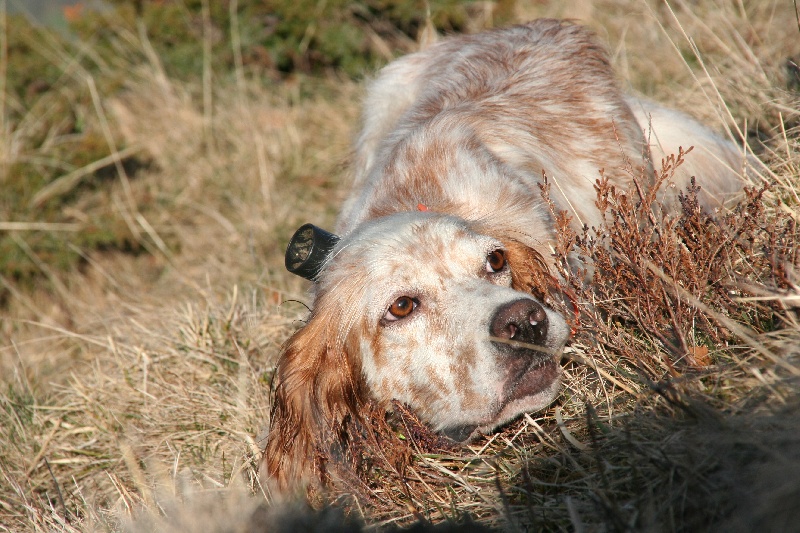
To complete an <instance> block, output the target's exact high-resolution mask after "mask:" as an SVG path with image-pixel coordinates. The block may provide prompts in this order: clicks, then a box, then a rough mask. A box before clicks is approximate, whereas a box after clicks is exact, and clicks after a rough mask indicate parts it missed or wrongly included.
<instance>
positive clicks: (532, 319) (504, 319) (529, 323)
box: [489, 298, 547, 345]
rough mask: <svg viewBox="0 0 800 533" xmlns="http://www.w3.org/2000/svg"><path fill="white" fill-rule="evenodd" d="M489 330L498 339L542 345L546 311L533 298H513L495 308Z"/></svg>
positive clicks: (545, 328)
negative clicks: (513, 299) (511, 300)
mask: <svg viewBox="0 0 800 533" xmlns="http://www.w3.org/2000/svg"><path fill="white" fill-rule="evenodd" d="M489 332H490V334H491V335H492V336H493V337H498V338H500V339H507V340H510V341H517V342H524V343H526V344H538V345H542V344H544V341H545V338H546V337H547V313H545V311H544V308H543V307H542V306H541V305H540V304H539V303H538V302H536V301H534V300H530V299H528V298H523V299H520V300H515V301H513V302H509V303H507V304H504V305H503V306H502V307H500V308H499V309H498V310H497V312H496V313H495V315H494V317H493V318H492V325H491V326H490V329H489Z"/></svg>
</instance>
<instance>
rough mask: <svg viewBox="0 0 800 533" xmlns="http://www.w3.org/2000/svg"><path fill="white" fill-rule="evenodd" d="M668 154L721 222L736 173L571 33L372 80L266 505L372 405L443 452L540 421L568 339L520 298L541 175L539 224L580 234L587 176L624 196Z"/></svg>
mask: <svg viewBox="0 0 800 533" xmlns="http://www.w3.org/2000/svg"><path fill="white" fill-rule="evenodd" d="M679 146H683V147H686V148H688V147H689V146H694V150H693V151H692V153H690V154H688V155H687V156H686V162H685V164H684V165H683V166H681V167H680V168H679V170H680V172H679V174H680V175H679V176H676V178H675V179H676V181H677V182H678V183H677V185H678V186H682V185H684V184H685V182H686V181H687V180H688V178H689V177H690V176H693V175H696V176H697V179H698V181H699V183H700V184H701V186H702V187H703V192H702V198H701V200H702V202H703V204H704V205H705V207H706V208H707V209H719V208H724V205H725V203H726V202H728V201H730V200H732V199H733V197H734V196H735V195H736V193H737V192H738V191H739V190H740V189H741V186H742V178H741V177H740V175H741V172H740V171H741V169H742V168H743V166H744V162H745V158H744V157H743V156H742V155H741V154H740V152H739V151H738V150H737V149H736V147H735V146H734V145H733V144H732V143H729V142H727V141H724V140H722V139H720V138H719V137H717V136H715V135H714V134H713V133H711V132H710V131H708V130H707V129H706V128H704V127H703V126H701V125H700V124H698V123H697V122H696V121H694V120H693V119H691V118H689V117H687V116H685V115H683V114H680V113H678V112H676V111H672V110H668V109H665V108H662V107H660V106H658V105H656V104H653V103H651V102H647V101H644V100H641V99H636V98H632V97H629V96H626V95H625V94H624V93H623V92H622V91H621V90H620V89H619V87H618V84H617V82H616V80H615V78H614V75H613V72H612V69H611V67H610V64H609V60H608V57H607V54H606V52H605V50H604V49H603V48H602V47H601V46H600V45H599V44H598V42H597V41H596V39H595V38H594V36H593V35H592V34H591V32H589V31H588V30H587V29H585V28H583V27H581V26H578V25H574V24H570V23H565V22H561V21H556V20H538V21H535V22H532V23H530V24H527V25H521V26H515V27H511V28H507V29H503V30H497V31H492V32H488V33H483V34H479V35H473V36H462V37H454V38H451V39H448V40H444V41H442V42H439V43H437V44H434V45H432V46H431V47H430V48H428V49H426V50H424V51H421V52H418V53H415V54H411V55H408V56H406V57H403V58H402V59H399V60H397V61H395V62H394V63H392V64H390V65H389V66H387V67H386V68H384V69H383V71H382V72H381V73H380V75H379V76H378V78H377V79H376V80H375V81H374V82H373V83H372V84H371V86H370V88H369V92H368V95H367V98H366V103H365V106H364V125H363V132H362V133H361V135H360V137H359V139H358V142H357V146H356V153H355V169H354V171H355V183H354V188H353V193H352V196H351V197H350V199H349V200H348V201H347V203H346V205H345V207H344V209H343V212H342V214H341V216H340V218H339V221H338V228H337V231H338V233H339V234H340V235H341V236H342V239H341V241H340V242H339V244H338V245H337V247H336V249H335V251H334V252H333V254H332V255H331V257H330V258H329V260H328V261H327V263H326V265H325V267H324V270H323V271H322V272H321V274H320V275H319V276H318V279H317V280H316V284H315V287H314V304H313V309H312V311H311V316H310V318H309V320H308V323H307V324H306V325H305V326H304V327H303V328H302V329H300V330H299V331H298V332H297V333H295V334H294V335H293V336H292V337H291V338H290V339H289V340H288V341H287V342H286V344H285V345H284V347H283V353H282V355H281V358H280V361H279V362H278V368H277V372H276V377H275V387H276V389H275V397H274V405H273V412H272V420H271V426H270V432H269V435H268V442H267V445H266V450H265V454H264V458H263V462H262V471H263V472H264V473H265V474H266V477H267V478H268V479H270V480H271V482H274V483H277V485H278V486H279V487H281V488H284V489H285V488H287V487H291V486H294V485H295V484H296V483H298V482H301V481H303V480H308V479H310V478H311V477H313V475H314V470H315V469H316V468H317V466H318V461H317V457H318V454H319V452H320V451H324V450H325V449H326V447H329V446H331V445H332V444H333V443H335V442H336V441H337V440H340V439H341V438H343V436H342V431H343V428H344V427H345V425H346V424H347V421H348V420H354V419H359V417H360V415H361V412H362V411H363V409H364V406H365V405H366V404H367V402H370V401H371V402H375V403H377V404H378V405H383V406H386V407H387V408H388V407H389V405H390V403H391V402H392V401H393V400H397V401H399V402H402V403H404V404H407V405H408V406H409V407H410V408H411V409H413V410H414V411H415V412H416V413H417V415H418V416H419V417H420V419H421V420H423V421H424V422H426V423H427V424H429V425H430V427H431V428H432V429H433V430H434V431H437V432H440V433H442V434H444V435H447V436H449V437H451V438H453V439H454V440H457V441H466V440H469V439H471V438H474V437H475V436H477V435H479V434H481V433H484V432H487V431H491V430H493V429H495V428H497V427H498V426H500V425H502V424H504V423H506V422H508V421H510V420H512V419H513V418H515V417H516V416H518V415H519V414H521V413H523V412H528V411H536V410H539V409H542V408H544V407H545V406H547V405H548V404H549V403H550V402H551V401H552V400H553V398H554V397H555V396H556V394H557V392H558V390H559V385H558V376H559V372H560V367H559V364H558V359H559V356H558V353H559V352H560V350H561V349H562V348H563V346H564V344H565V343H566V342H567V339H568V336H569V328H568V327H567V323H566V321H565V319H564V318H563V317H562V316H560V315H559V314H558V313H556V312H554V311H552V310H551V309H549V308H547V307H546V306H544V305H543V304H542V302H540V301H537V299H536V298H535V297H534V295H533V294H532V292H535V291H534V288H535V287H536V286H537V282H536V280H537V279H540V278H541V277H542V276H545V277H546V276H549V275H550V273H549V267H548V264H549V263H550V262H551V259H550V258H551V257H552V244H553V242H554V238H555V228H554V221H553V219H552V215H551V213H550V210H549V209H548V207H547V205H546V203H545V202H544V201H543V199H542V196H541V192H540V189H539V186H538V184H539V183H540V182H541V181H542V176H543V173H546V175H547V176H548V179H549V181H550V183H552V184H553V185H554V186H553V187H552V192H551V197H552V199H553V200H554V202H555V204H556V208H557V209H559V210H564V211H567V212H568V213H569V214H570V215H571V216H572V219H573V222H574V224H575V225H576V227H582V226H583V225H584V224H588V225H590V226H598V225H599V223H600V215H599V213H598V211H597V208H596V206H595V190H594V183H595V180H596V179H597V178H598V177H599V174H598V173H599V171H600V170H601V169H603V171H604V174H605V176H606V177H608V178H610V179H611V181H612V183H614V184H615V185H617V186H619V187H622V188H625V187H629V186H630V185H631V182H632V179H633V176H653V174H654V173H653V168H652V163H651V161H653V160H655V161H660V159H661V158H662V157H664V156H665V155H666V154H670V153H675V152H677V151H678V148H679ZM644 185H646V184H644ZM665 201H666V202H669V200H668V199H665ZM412 307H413V308H412ZM393 312H394V314H393ZM406 313H408V314H407V315H406ZM396 315H399V316H401V318H397V317H396ZM404 315H406V316H404ZM509 340H510V341H521V342H522V343H523V344H524V345H520V344H518V343H517V344H514V343H511V344H509V343H508V342H507V341H509ZM504 341H505V342H504ZM531 345H538V347H539V348H538V349H534V347H531ZM317 474H319V473H318V472H317Z"/></svg>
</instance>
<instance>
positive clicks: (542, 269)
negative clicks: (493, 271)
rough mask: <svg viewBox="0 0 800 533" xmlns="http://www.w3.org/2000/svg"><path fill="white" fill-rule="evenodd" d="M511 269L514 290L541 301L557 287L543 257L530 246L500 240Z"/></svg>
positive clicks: (507, 239) (504, 239) (508, 239)
mask: <svg viewBox="0 0 800 533" xmlns="http://www.w3.org/2000/svg"><path fill="white" fill-rule="evenodd" d="M500 240H501V241H502V242H503V246H504V248H505V251H506V260H507V261H508V265H509V268H510V269H511V286H512V287H513V288H514V290H517V291H521V292H527V293H529V294H533V295H534V296H536V298H538V299H539V301H542V302H544V301H546V300H547V295H548V294H550V292H551V291H552V290H553V289H554V288H556V287H557V285H558V282H557V281H556V279H555V278H554V277H553V275H552V273H551V272H550V269H549V268H548V267H547V263H546V262H545V260H544V258H543V257H542V255H541V254H540V253H539V252H538V251H536V250H535V249H533V248H531V247H530V246H528V245H526V244H523V243H521V242H520V241H518V240H515V239H511V238H502V237H501V238H500Z"/></svg>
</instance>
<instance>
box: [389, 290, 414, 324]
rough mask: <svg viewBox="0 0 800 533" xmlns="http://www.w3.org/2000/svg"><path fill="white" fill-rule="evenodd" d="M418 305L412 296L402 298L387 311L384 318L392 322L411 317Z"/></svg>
mask: <svg viewBox="0 0 800 533" xmlns="http://www.w3.org/2000/svg"><path fill="white" fill-rule="evenodd" d="M417 305H419V302H417V301H416V300H415V299H414V298H412V297H411V296H401V297H400V298H398V299H397V300H395V301H394V302H393V303H392V305H390V306H389V310H388V311H386V315H385V316H384V317H383V318H384V320H388V321H390V322H393V321H395V320H400V319H401V318H405V317H407V316H408V315H410V314H411V312H412V311H414V309H416V308H417Z"/></svg>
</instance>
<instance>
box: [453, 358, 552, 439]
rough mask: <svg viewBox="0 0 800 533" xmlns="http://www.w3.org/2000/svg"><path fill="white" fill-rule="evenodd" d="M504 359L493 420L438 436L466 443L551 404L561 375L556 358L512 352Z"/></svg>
mask: <svg viewBox="0 0 800 533" xmlns="http://www.w3.org/2000/svg"><path fill="white" fill-rule="evenodd" d="M543 350H547V349H546V348H545V349H543ZM548 351H549V350H548ZM507 357H509V358H510V360H509V361H508V363H507V365H508V366H507V371H506V376H507V377H506V379H505V385H504V386H503V391H502V397H501V398H499V401H498V408H497V410H496V414H495V415H494V416H493V417H492V419H491V420H487V421H486V422H483V423H478V424H463V425H459V426H450V427H447V428H445V429H443V430H441V431H440V432H439V433H440V434H442V435H444V436H445V437H447V438H449V439H451V440H453V441H455V442H460V443H466V442H469V441H470V440H472V439H474V438H477V437H478V436H479V435H480V434H481V433H484V432H487V431H491V430H493V429H495V428H497V427H498V426H501V425H502V424H505V423H506V422H509V421H510V420H512V419H514V418H516V417H517V416H518V415H520V414H522V413H524V412H528V411H531V412H532V411H537V410H539V409H542V408H543V407H545V406H546V405H547V404H549V403H550V401H552V399H553V398H554V397H555V389H556V387H557V386H556V384H557V383H558V378H559V376H560V375H561V366H560V365H559V364H558V361H559V358H558V357H557V355H556V354H548V353H543V351H542V350H539V349H528V350H526V349H523V350H515V351H514V354H513V355H507Z"/></svg>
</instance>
